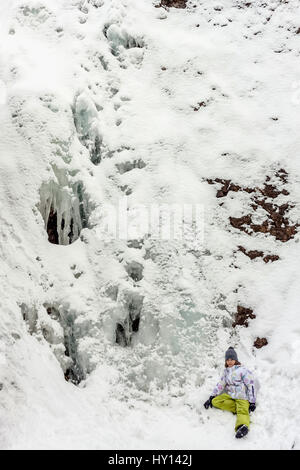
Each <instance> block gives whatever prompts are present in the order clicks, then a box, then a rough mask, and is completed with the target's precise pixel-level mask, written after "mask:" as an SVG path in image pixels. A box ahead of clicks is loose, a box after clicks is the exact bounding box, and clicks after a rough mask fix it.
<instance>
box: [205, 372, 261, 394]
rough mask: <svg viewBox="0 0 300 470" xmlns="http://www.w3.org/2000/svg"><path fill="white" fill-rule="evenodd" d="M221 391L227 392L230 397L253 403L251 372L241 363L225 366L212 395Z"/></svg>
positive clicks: (253, 388)
mask: <svg viewBox="0 0 300 470" xmlns="http://www.w3.org/2000/svg"><path fill="white" fill-rule="evenodd" d="M221 393H227V394H228V395H230V396H231V398H235V399H239V400H248V401H249V402H250V403H255V401H256V392H255V386H254V377H253V374H252V372H251V371H250V370H248V369H246V367H244V366H242V365H235V366H233V367H226V368H225V369H224V372H223V375H222V377H221V379H220V381H219V382H218V383H217V385H216V386H215V388H214V390H213V392H212V395H214V396H216V395H221Z"/></svg>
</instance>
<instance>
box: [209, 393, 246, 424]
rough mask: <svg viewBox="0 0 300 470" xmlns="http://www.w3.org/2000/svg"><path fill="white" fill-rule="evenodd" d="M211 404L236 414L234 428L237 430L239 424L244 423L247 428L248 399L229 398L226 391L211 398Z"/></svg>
mask: <svg viewBox="0 0 300 470" xmlns="http://www.w3.org/2000/svg"><path fill="white" fill-rule="evenodd" d="M212 405H213V406H214V407H215V408H219V409H220V410H227V411H231V412H232V413H234V414H236V423H235V430H237V428H238V427H239V426H241V424H245V425H246V426H247V427H248V428H249V426H250V416H249V402H248V400H239V399H236V398H231V396H230V395H228V394H227V393H222V395H218V396H216V397H215V398H213V399H212Z"/></svg>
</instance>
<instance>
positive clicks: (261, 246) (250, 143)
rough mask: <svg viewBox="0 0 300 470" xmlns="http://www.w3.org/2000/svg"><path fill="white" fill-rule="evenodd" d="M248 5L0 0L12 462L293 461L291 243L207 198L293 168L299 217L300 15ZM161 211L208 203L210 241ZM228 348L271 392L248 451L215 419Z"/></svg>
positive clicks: (292, 191) (2, 417)
mask: <svg viewBox="0 0 300 470" xmlns="http://www.w3.org/2000/svg"><path fill="white" fill-rule="evenodd" d="M245 3H246V2H244V1H242V0H226V1H224V2H222V3H220V2H212V3H211V2H205V1H200V0H194V1H190V2H188V7H187V8H186V9H175V8H169V9H168V8H155V7H154V3H152V2H151V1H149V0H139V1H134V0H101V1H99V0H98V1H96V0H62V1H61V0H60V1H58V0H25V1H24V0H14V1H13V2H11V1H9V0H2V2H1V7H0V8H1V13H2V14H1V15H0V17H1V29H0V44H1V46H0V129H1V131H0V182H1V184H0V220H1V224H0V258H1V264H0V286H1V295H0V312H1V315H0V447H1V448H2V449H228V448H230V449H232V448H235V449H291V448H295V449H299V448H300V442H299V438H298V435H299V431H300V429H299V422H300V420H299V416H298V411H297V410H299V409H300V403H299V398H298V396H299V394H298V388H299V384H300V368H299V364H300V357H299V354H300V353H299V346H300V344H299V343H300V323H299V294H298V292H299V274H298V271H299V270H298V266H299V261H300V260H299V235H298V234H296V235H295V237H294V238H291V239H290V240H289V241H287V242H282V241H280V240H276V239H275V238H274V237H271V236H270V235H268V234H263V233H256V234H253V235H252V236H249V235H247V234H246V233H245V232H241V231H239V230H237V229H233V228H232V227H231V226H230V224H229V222H228V218H229V216H231V217H241V216H243V215H245V214H247V213H249V210H250V208H251V199H250V195H249V194H247V193H245V192H233V191H231V192H229V193H228V195H227V196H226V197H224V198H222V201H221V199H220V198H216V191H217V189H219V186H218V185H217V184H215V185H212V184H208V182H207V180H208V179H212V180H215V178H222V179H231V180H232V182H234V183H236V184H239V185H240V186H243V187H260V188H261V187H262V186H263V184H264V182H265V179H266V176H267V175H268V176H270V177H271V178H275V176H274V175H275V174H276V172H277V171H278V170H279V169H280V168H284V169H285V170H286V171H287V172H288V180H287V183H286V184H283V183H282V182H280V181H278V178H277V179H276V178H275V179H276V184H278V185H280V184H281V185H282V187H284V188H286V189H287V190H288V191H289V195H288V196H284V195H282V194H281V195H280V196H278V198H277V199H276V203H277V202H278V204H284V203H285V202H286V201H288V202H290V203H293V204H294V207H293V208H292V209H291V210H290V212H289V214H288V217H289V220H290V221H291V223H296V222H297V221H298V220H299V196H300V190H299V184H298V183H299V174H300V163H299V159H298V158H297V152H299V143H300V142H299V77H298V76H299V65H298V62H299V52H300V43H299V38H300V35H299V34H297V30H298V28H299V24H298V23H297V20H296V18H297V15H298V14H299V5H298V2H295V1H290V2H288V3H283V2H281V1H279V0H272V1H271V2H268V3H264V2H261V1H257V2H252V3H251V5H250V6H248V7H247V6H245ZM274 181H275V180H274ZM125 202H126V209H125V210H123V209H122V207H123V208H124V203H125ZM220 202H222V203H223V204H222V205H220ZM272 202H274V201H272ZM163 205H168V206H167V207H176V205H181V206H183V205H186V206H187V207H191V206H188V205H194V206H195V205H198V206H199V208H200V209H201V211H202V212H203V218H202V217H201V222H203V224H202V225H203V227H200V233H199V232H196V236H195V233H194V232H193V230H192V229H191V227H190V229H189V228H188V227H187V230H188V235H189V236H188V237H186V238H185V239H184V240H182V239H180V238H179V239H176V238H174V239H171V240H168V239H167V240H164V239H162V238H158V239H157V238H155V237H151V234H150V235H149V233H147V232H148V230H147V225H146V221H147V220H148V219H147V218H148V215H149V213H150V209H151V207H155V208H157V207H158V206H163ZM51 207H52V208H53V209H54V211H57V229H58V239H59V244H53V243H49V241H48V234H47V231H46V229H47V221H48V217H49V213H50V210H51ZM114 208H115V210H116V212H115V214H116V218H114V217H113V214H114ZM200 209H199V210H200ZM122 210H123V212H122ZM139 214H142V221H141V223H140V226H139V223H138V217H139ZM262 215H263V213H262V209H261V212H257V214H255V217H256V218H255V223H261V222H262V221H263V218H264V217H262ZM122 217H125V218H126V217H127V222H128V223H129V230H128V233H129V239H128V238H127V237H126V236H124V230H123V229H124V226H123V225H122ZM72 219H73V222H71V221H72ZM62 220H64V222H62ZM253 220H254V219H253ZM114 221H117V223H118V224H120V225H118V226H117V227H116V232H113V233H117V234H118V237H117V238H115V237H113V238H111V237H105V233H104V232H105V223H106V222H113V223H114ZM123 222H124V220H123ZM72 224H73V225H72ZM71 225H72V226H73V229H72V230H73V236H69V234H70V231H71ZM140 229H141V230H140ZM202 229H203V240H202V232H201V230H202ZM70 241H71V243H69V242H70ZM239 245H242V246H243V247H245V248H246V250H247V251H248V250H262V251H263V252H264V253H266V254H276V255H279V257H280V259H279V260H278V261H275V262H269V263H265V262H264V261H263V260H262V259H261V258H256V259H253V260H252V259H250V258H248V257H247V256H246V255H245V254H244V253H242V252H240V251H238V250H237V247H238V246H239ZM237 305H243V306H245V307H248V308H252V309H253V312H254V313H255V315H256V318H255V319H253V320H249V326H248V328H245V327H242V326H237V327H236V328H235V329H233V328H232V322H233V319H234V318H233V317H234V312H236V308H237ZM49 308H50V309H52V310H51V312H50V313H49V312H47V309H49ZM137 318H138V320H137ZM134 321H138V322H139V325H138V331H135V329H136V325H137V323H135V324H133V322H134ZM117 324H119V325H121V326H122V328H123V329H124V334H123V333H122V334H123V336H122V338H123V339H122V341H121V343H119V344H117V343H116V325H117ZM119 331H121V329H119ZM257 337H265V338H267V340H268V344H267V345H266V346H264V347H263V348H261V349H256V348H254V347H253V343H254V341H255V339H256V338H257ZM124 338H126V341H125V340H124ZM228 346H234V347H235V348H236V350H237V352H238V355H239V359H240V361H241V362H242V363H243V364H245V365H246V366H247V367H248V368H250V369H251V370H253V372H254V373H255V374H256V376H257V378H258V380H259V383H260V390H259V394H258V401H257V409H256V411H255V413H254V414H252V415H251V421H252V424H251V429H250V433H249V435H248V436H247V437H246V438H245V439H243V440H239V441H238V442H237V441H236V440H234V419H235V418H234V417H233V416H232V415H231V414H229V413H226V412H221V411H220V410H216V409H209V410H205V409H204V407H203V403H204V401H206V399H207V398H208V396H209V395H210V394H211V391H212V389H213V387H214V385H215V383H216V382H217V380H218V378H219V376H220V374H221V372H222V369H223V363H224V352H225V350H226V349H227V348H228ZM66 347H67V348H68V349H69V351H67V350H66ZM66 353H67V355H66ZM70 367H71V368H72V367H73V372H72V373H73V374H74V373H76V374H77V375H76V374H75V375H76V377H75V378H76V380H75V378H74V375H72V373H70V372H68V369H69V368H70ZM68 373H69V374H70V377H69V378H71V379H74V380H73V381H74V382H75V383H72V380H69V381H66V380H65V378H64V374H66V375H68ZM79 381H80V383H78V382H79Z"/></svg>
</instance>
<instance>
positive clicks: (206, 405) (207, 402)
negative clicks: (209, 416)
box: [204, 395, 215, 410]
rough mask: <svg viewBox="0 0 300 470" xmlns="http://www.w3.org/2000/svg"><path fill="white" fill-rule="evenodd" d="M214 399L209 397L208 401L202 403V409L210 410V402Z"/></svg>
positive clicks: (212, 396)
mask: <svg viewBox="0 0 300 470" xmlns="http://www.w3.org/2000/svg"><path fill="white" fill-rule="evenodd" d="M214 398H215V396H214V395H211V396H210V397H209V399H208V400H207V401H206V402H205V403H204V408H206V409H207V410H208V408H209V407H211V408H212V403H211V402H212V400H213V399H214Z"/></svg>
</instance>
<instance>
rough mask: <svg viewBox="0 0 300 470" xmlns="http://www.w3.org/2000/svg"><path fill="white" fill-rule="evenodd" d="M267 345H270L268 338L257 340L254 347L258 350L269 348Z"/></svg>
mask: <svg viewBox="0 0 300 470" xmlns="http://www.w3.org/2000/svg"><path fill="white" fill-rule="evenodd" d="M267 344H268V340H267V339H266V338H256V340H255V341H254V344H253V346H255V347H256V348H257V349H260V348H262V347H263V346H267Z"/></svg>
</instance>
